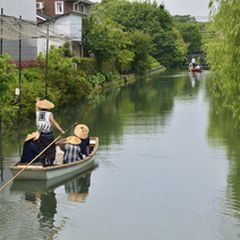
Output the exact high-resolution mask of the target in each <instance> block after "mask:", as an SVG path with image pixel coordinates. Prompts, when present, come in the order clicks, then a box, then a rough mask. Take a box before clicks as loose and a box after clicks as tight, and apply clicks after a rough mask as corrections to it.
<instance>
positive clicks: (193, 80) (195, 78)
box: [189, 72, 201, 88]
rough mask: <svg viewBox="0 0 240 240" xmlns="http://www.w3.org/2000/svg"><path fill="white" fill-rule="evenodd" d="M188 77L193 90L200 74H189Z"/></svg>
mask: <svg viewBox="0 0 240 240" xmlns="http://www.w3.org/2000/svg"><path fill="white" fill-rule="evenodd" d="M189 77H190V79H191V85H192V88H194V87H195V86H196V84H197V83H198V81H199V80H200V77H201V73H198V72H189Z"/></svg>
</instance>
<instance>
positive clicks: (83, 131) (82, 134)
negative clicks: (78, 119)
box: [74, 124, 89, 139]
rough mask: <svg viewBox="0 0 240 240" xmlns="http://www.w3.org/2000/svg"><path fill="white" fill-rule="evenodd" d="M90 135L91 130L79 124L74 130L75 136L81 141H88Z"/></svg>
mask: <svg viewBox="0 0 240 240" xmlns="http://www.w3.org/2000/svg"><path fill="white" fill-rule="evenodd" d="M88 133H89V128H88V126H87V125H84V124H78V125H77V126H76V127H75V129H74V134H75V135H76V136H77V137H79V138H81V139H86V138H87V137H88Z"/></svg>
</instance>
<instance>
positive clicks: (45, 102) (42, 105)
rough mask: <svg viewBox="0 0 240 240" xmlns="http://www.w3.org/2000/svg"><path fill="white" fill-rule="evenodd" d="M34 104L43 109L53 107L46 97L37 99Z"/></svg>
mask: <svg viewBox="0 0 240 240" xmlns="http://www.w3.org/2000/svg"><path fill="white" fill-rule="evenodd" d="M36 106H37V107H39V108H43V109H52V108H54V107H55V105H54V104H53V103H52V102H50V101H48V100H46V99H44V100H40V101H37V102H36Z"/></svg>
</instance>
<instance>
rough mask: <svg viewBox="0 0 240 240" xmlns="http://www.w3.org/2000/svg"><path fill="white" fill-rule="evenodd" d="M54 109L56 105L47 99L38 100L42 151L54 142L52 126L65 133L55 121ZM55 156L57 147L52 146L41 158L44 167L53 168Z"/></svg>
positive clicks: (37, 114)
mask: <svg viewBox="0 0 240 240" xmlns="http://www.w3.org/2000/svg"><path fill="white" fill-rule="evenodd" d="M53 108H54V104H53V103H52V102H50V101H48V100H46V99H44V100H40V99H39V98H36V124H37V129H38V131H39V133H40V138H39V144H40V150H41V151H43V150H44V149H45V148H46V147H47V146H49V144H51V143H52V142H53V141H54V135H53V132H52V125H54V126H55V127H56V128H57V129H58V130H59V131H60V132H61V133H62V134H63V133H65V131H64V130H63V129H62V128H61V127H60V125H59V124H58V122H57V121H56V120H55V118H54V116H53V113H52V112H50V109H53ZM55 155H56V147H55V144H52V145H51V146H50V147H49V148H48V149H47V150H46V151H45V152H43V153H42V154H41V156H40V157H39V158H40V161H41V162H42V164H43V166H51V165H53V162H54V160H55Z"/></svg>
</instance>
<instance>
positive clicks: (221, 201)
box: [0, 72, 240, 240]
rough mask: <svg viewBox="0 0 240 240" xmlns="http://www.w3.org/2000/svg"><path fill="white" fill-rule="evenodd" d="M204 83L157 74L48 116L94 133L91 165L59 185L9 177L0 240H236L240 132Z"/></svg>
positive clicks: (10, 142)
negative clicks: (96, 140) (95, 146)
mask: <svg viewBox="0 0 240 240" xmlns="http://www.w3.org/2000/svg"><path fill="white" fill-rule="evenodd" d="M208 77H209V76H208V73H207V72H203V73H201V74H195V75H189V74H188V73H186V72H164V73H157V74H155V75H152V76H151V77H148V78H146V79H139V80H138V81H137V82H136V83H134V84H131V85H128V86H125V87H123V88H115V89H113V90H111V91H108V92H104V93H101V94H99V95H98V96H97V97H95V98H92V99H91V101H90V103H88V104H85V103H84V104H83V103H81V102H80V103H79V104H78V105H74V106H72V105H70V106H69V108H68V109H67V110H63V111H61V112H58V113H55V117H56V118H57V120H58V121H59V122H60V123H61V125H62V126H65V127H67V126H68V125H70V124H72V123H73V122H75V121H78V122H81V123H85V124H87V125H88V126H89V127H90V135H92V136H99V138H100V147H99V150H98V152H97V155H96V156H95V160H96V162H97V166H96V168H95V169H94V170H93V171H89V172H87V173H84V174H82V175H79V176H76V177H75V178H73V179H68V180H66V181H65V182H62V183H59V184H58V185H57V186H48V185H46V184H40V183H35V182H33V183H30V182H20V183H19V181H14V182H13V184H11V185H10V186H9V187H8V188H6V189H5V190H4V191H3V192H1V193H0V239H1V240H13V239H18V240H26V239H31V240H37V239H39V240H42V239H57V240H65V239H68V240H75V239H85V240H123V239H124V240H146V239H148V240H159V239H164V240H176V239H182V240H193V239H194V240H203V239H204V240H214V239H216V240H223V239H231V240H235V239H239V236H240V235H239V234H240V228H239V224H240V158H239V157H240V147H239V146H240V144H239V143H240V139H239V133H238V132H237V131H236V130H234V128H233V124H232V122H231V120H230V117H229V114H228V113H227V112H224V111H223V110H221V109H220V108H219V105H220V103H217V102H216V101H214V100H212V99H211V98H210V97H209V96H208V91H207V82H208ZM31 130H34V124H33V125H32V126H30V128H29V129H27V131H31ZM13 136H14V134H12V136H9V137H7V138H6V139H5V140H4V152H5V155H6V157H5V161H4V169H5V170H4V174H3V176H4V181H3V182H1V185H2V184H3V183H4V182H6V181H7V180H8V179H9V178H10V177H11V174H10V172H9V170H8V167H9V166H10V165H11V164H12V163H14V162H15V161H17V159H18V147H17V146H18V145H17V142H16V140H15V138H13ZM15 136H16V135H15ZM56 136H57V133H56Z"/></svg>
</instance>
